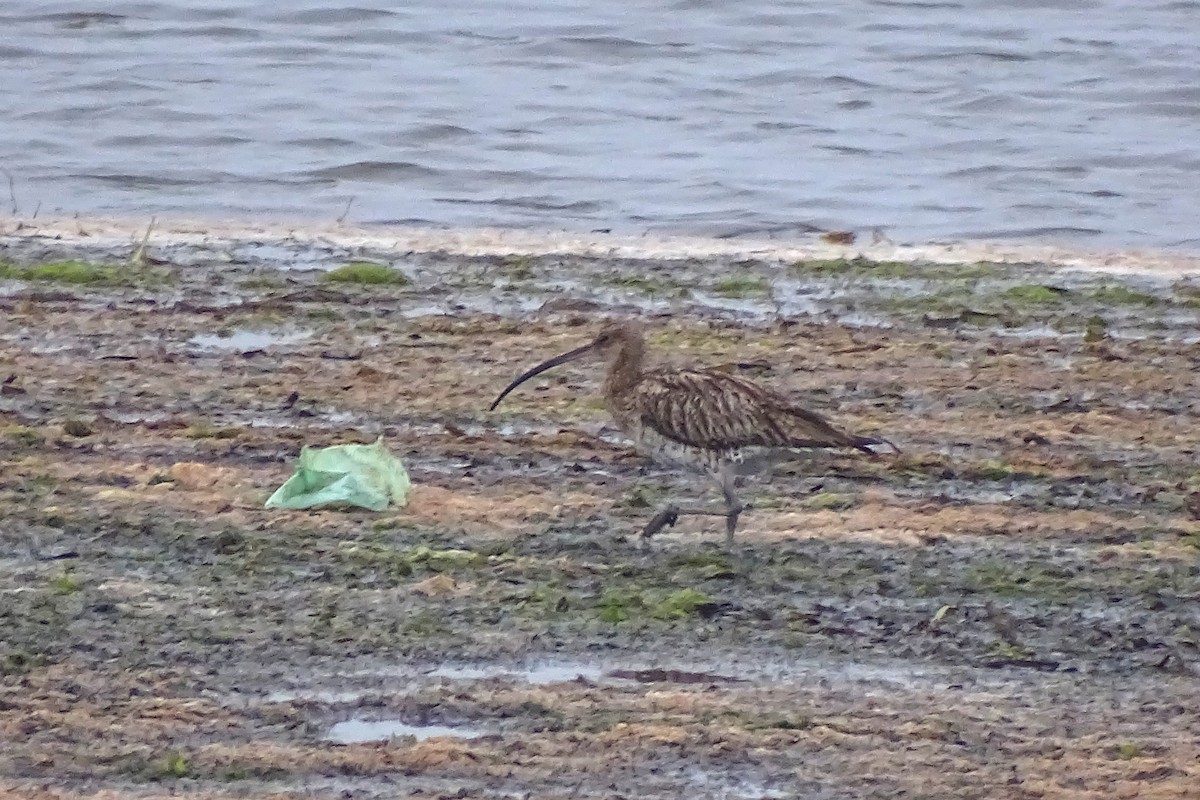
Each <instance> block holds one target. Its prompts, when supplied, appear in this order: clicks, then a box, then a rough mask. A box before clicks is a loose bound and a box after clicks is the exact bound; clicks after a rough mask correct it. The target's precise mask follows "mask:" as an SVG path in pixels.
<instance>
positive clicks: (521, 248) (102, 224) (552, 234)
mask: <svg viewBox="0 0 1200 800" xmlns="http://www.w3.org/2000/svg"><path fill="white" fill-rule="evenodd" d="M152 219H153V224H152ZM148 227H149V228H150V229H151V230H150V236H149V245H150V246H152V247H153V246H156V245H157V246H162V245H166V246H189V247H202V248H210V249H218V248H220V247H221V246H223V245H244V244H267V243H277V244H283V243H287V244H290V245H292V246H300V247H303V246H309V247H314V248H315V247H329V246H333V247H339V248H345V249H351V250H353V249H370V250H374V251H384V252H391V253H394V254H396V255H405V254H413V253H444V254H448V255H458V256H466V257H481V256H508V255H527V256H534V257H537V256H554V255H558V256H580V257H593V258H597V257H600V258H604V257H606V258H622V259H645V260H664V261H666V260H683V259H713V258H723V259H739V260H741V259H754V260H762V261H775V262H792V261H798V260H812V259H853V258H863V259H867V260H871V261H896V262H923V263H932V264H941V265H945V264H956V263H976V262H989V263H998V264H1031V263H1037V264H1044V265H1047V266H1050V267H1052V268H1057V269H1064V270H1077V271H1081V272H1097V273H1111V274H1114V275H1119V274H1129V275H1154V276H1158V277H1162V278H1170V277H1187V276H1191V275H1196V274H1200V253H1194V254H1193V253H1187V252H1177V251H1172V250H1166V249H1153V248H1138V249H1104V250H1098V249H1091V248H1087V247H1086V246H1081V247H1072V246H1065V245H1051V244H1035V243H1013V242H996V241H991V242H989V241H958V242H929V243H923V244H899V243H894V242H891V241H888V240H886V239H884V240H882V241H872V235H871V234H870V232H867V233H866V235H860V236H859V237H858V239H859V240H860V241H858V242H856V243H852V244H835V243H829V242H826V241H823V240H822V239H821V238H820V236H819V235H812V236H806V237H797V238H790V239H770V238H757V239H756V238H749V237H747V238H740V237H739V238H731V239H722V238H712V237H705V236H692V235H671V236H664V235H657V234H647V235H644V236H634V235H629V234H610V233H579V232H571V231H537V230H526V229H507V228H479V229H469V228H461V229H447V228H433V227H415V226H404V225H386V224H383V225H370V226H362V225H352V224H340V223H321V222H318V221H314V220H308V221H299V220H297V221H238V220H232V219H225V220H222V219H199V218H197V219H172V218H165V219H159V218H153V217H147V218H145V219H135V218H133V217H104V216H88V217H84V216H81V217H38V218H36V219H24V218H21V217H9V218H7V219H3V220H0V245H2V244H6V243H7V244H10V245H11V244H23V245H30V244H33V243H37V242H54V243H56V244H58V245H61V246H68V247H69V246H75V247H81V248H120V247H124V246H128V247H131V248H135V247H137V246H138V245H139V244H140V243H141V242H142V240H143V238H144V237H145V236H146V234H147V229H148Z"/></svg>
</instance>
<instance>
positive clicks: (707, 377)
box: [627, 369, 857, 450]
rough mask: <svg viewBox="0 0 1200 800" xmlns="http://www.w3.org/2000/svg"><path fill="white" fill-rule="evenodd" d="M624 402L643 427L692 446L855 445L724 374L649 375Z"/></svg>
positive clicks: (770, 394)
mask: <svg viewBox="0 0 1200 800" xmlns="http://www.w3.org/2000/svg"><path fill="white" fill-rule="evenodd" d="M627 402H628V403H629V406H630V410H631V411H632V412H634V413H635V414H636V415H637V417H638V418H639V419H640V421H641V423H642V424H643V425H645V426H647V427H649V428H651V429H653V430H655V431H656V432H658V433H659V434H660V435H662V436H665V437H666V438H668V439H671V440H673V441H676V442H679V443H681V444H685V445H688V446H691V447H699V448H705V449H712V450H719V449H733V448H740V447H855V446H857V445H856V437H853V436H850V435H848V434H846V433H843V432H842V431H839V430H838V429H836V428H834V427H833V426H832V425H830V424H829V423H828V422H826V421H825V420H824V419H823V418H822V417H821V416H820V415H819V414H816V413H815V412H812V411H809V410H807V409H805V408H802V407H800V406H797V405H796V404H795V403H794V402H792V401H791V400H790V399H788V398H787V397H784V396H783V395H781V394H779V393H777V392H775V391H773V390H771V389H769V388H767V387H765V386H761V385H760V384H757V383H755V382H753V381H750V380H747V379H745V378H742V377H740V376H737V375H732V374H730V373H727V372H720V371H715V370H688V369H684V370H678V369H663V370H651V371H650V372H647V373H646V374H645V375H644V376H643V378H642V380H641V381H639V382H638V384H637V385H636V387H635V388H634V390H633V392H632V396H631V397H629V398H628V399H627Z"/></svg>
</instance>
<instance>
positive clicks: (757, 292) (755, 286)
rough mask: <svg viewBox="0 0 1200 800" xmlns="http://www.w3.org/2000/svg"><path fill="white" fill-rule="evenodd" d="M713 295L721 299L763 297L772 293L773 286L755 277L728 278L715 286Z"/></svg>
mask: <svg viewBox="0 0 1200 800" xmlns="http://www.w3.org/2000/svg"><path fill="white" fill-rule="evenodd" d="M713 293H714V294H717V295H719V296H720V297H762V296H765V295H768V294H770V293H771V286H770V284H768V283H767V282H766V281H765V280H763V279H762V278H757V277H753V276H746V277H740V278H726V279H725V280H723V281H718V282H717V283H716V284H715V285H714V286H713Z"/></svg>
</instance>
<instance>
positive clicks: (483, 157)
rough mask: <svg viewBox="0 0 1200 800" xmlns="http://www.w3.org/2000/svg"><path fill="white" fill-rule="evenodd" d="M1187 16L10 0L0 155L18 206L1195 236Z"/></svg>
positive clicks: (1197, 128)
mask: <svg viewBox="0 0 1200 800" xmlns="http://www.w3.org/2000/svg"><path fill="white" fill-rule="evenodd" d="M1198 31H1200V2H1194V1H1191V2H1188V1H1184V2H1155V1H1154V0H1149V1H1148V2H1145V3H1132V2H1118V1H1117V0H1111V1H1110V2H1104V1H1101V0H1093V1H1092V2H1088V0H1072V1H1071V2H1065V1H1063V2H1053V1H1052V2H1042V1H1041V0H1038V1H1037V2H1034V0H993V1H992V2H987V3H982V2H968V1H967V0H963V1H962V2H941V1H939V0H926V1H924V2H903V1H902V0H875V1H874V2H869V1H867V0H860V1H859V2H854V1H853V0H827V1H826V2H823V3H811V2H804V3H801V2H778V1H776V2H770V1H769V0H743V1H742V2H738V3H730V2H717V0H683V2H668V1H667V0H658V1H657V2H651V1H650V0H640V2H639V0H633V2H623V3H602V4H600V3H581V2H575V3H572V2H569V1H567V2H564V1H563V0H558V1H557V2H556V1H555V0H510V1H509V2H489V1H488V0H464V2H461V3H452V4H443V3H434V2H429V0H412V1H411V2H406V3H399V2H387V3H385V2H369V1H368V0H360V2H358V3H355V4H352V5H344V4H335V3H330V2H328V0H325V1H324V2H318V1H317V0H293V2H280V3H261V2H252V1H251V0H208V2H205V3H196V2H193V1H192V0H187V1H186V2H185V0H146V1H145V2H137V3H124V2H105V3H97V2H85V1H84V0H77V1H76V2H36V1H35V0H5V2H4V3H3V4H0V86H3V91H0V119H2V120H3V122H2V124H0V166H3V167H4V168H5V169H6V170H7V171H8V172H9V173H11V175H12V177H13V182H14V183H13V185H14V193H15V203H16V205H17V206H18V208H19V209H20V211H21V212H23V213H25V214H28V213H31V211H32V210H33V208H35V207H37V204H38V203H41V207H42V209H43V210H44V211H52V210H55V211H65V212H76V211H79V212H105V213H114V212H115V213H133V214H148V213H158V214H179V213H187V214H199V215H210V216H230V215H251V216H271V217H280V216H307V217H314V218H320V219H323V220H330V219H333V218H336V217H338V216H341V215H343V214H344V213H346V209H347V204H348V203H350V202H351V199H352V198H353V203H352V205H351V206H350V208H349V212H348V216H349V218H350V219H351V220H353V221H356V222H371V221H385V220H387V221H409V222H423V223H435V224H446V225H468V226H476V225H502V226H521V227H566V228H576V229H591V228H614V229H616V230H622V231H637V230H643V229H654V230H668V231H691V232H701V233H715V234H721V235H737V234H743V233H764V232H769V233H776V234H786V233H790V232H796V231H803V230H806V229H809V228H810V227H811V226H817V227H821V228H838V229H841V228H850V229H866V228H872V227H876V226H882V227H884V228H885V229H886V231H887V233H888V234H889V235H890V236H891V237H892V238H894V239H898V240H923V239H930V238H946V237H955V238H957V237H986V238H997V237H1042V238H1050V239H1056V240H1068V241H1071V240H1074V241H1083V242H1098V243H1104V244H1108V245H1157V246H1184V247H1187V248H1189V249H1194V248H1195V247H1196V246H1198V245H1200V231H1198V226H1197V220H1200V188H1198V187H1197V184H1198V183H1200V179H1198V177H1197V176H1198V175H1200V33H1198ZM7 194H8V192H7V190H6V189H5V188H4V187H2V186H0V202H2V203H3V206H11V205H12V203H11V202H8V198H7ZM7 210H10V209H5V211H7Z"/></svg>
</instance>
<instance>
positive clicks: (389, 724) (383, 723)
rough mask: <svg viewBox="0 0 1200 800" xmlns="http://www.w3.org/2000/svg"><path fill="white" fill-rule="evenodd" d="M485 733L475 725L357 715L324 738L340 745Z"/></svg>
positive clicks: (460, 736)
mask: <svg viewBox="0 0 1200 800" xmlns="http://www.w3.org/2000/svg"><path fill="white" fill-rule="evenodd" d="M483 735H484V732H483V731H481V730H478V729H475V728H456V727H452V726H449V725H409V724H408V723H406V722H401V721H400V720H398V719H380V720H369V719H362V718H359V717H355V718H354V719H348V720H346V721H345V722H339V723H337V724H336V725H334V726H333V727H332V728H330V729H329V733H328V734H326V736H325V738H326V739H327V740H328V741H331V742H337V743H339V744H354V743H356V742H375V741H384V740H387V739H394V738H397V737H400V736H414V737H416V738H417V740H418V741H420V740H423V739H431V738H433V737H435V736H449V737H452V738H455V739H478V738H479V737H480V736H483Z"/></svg>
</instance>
